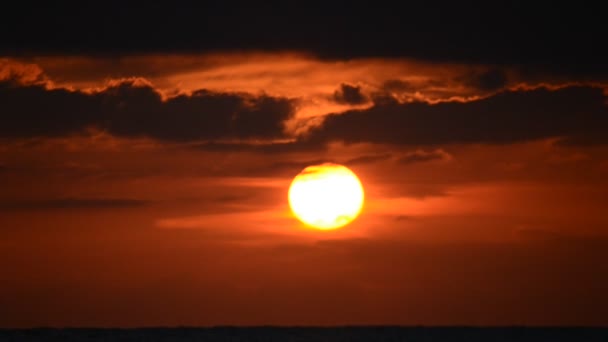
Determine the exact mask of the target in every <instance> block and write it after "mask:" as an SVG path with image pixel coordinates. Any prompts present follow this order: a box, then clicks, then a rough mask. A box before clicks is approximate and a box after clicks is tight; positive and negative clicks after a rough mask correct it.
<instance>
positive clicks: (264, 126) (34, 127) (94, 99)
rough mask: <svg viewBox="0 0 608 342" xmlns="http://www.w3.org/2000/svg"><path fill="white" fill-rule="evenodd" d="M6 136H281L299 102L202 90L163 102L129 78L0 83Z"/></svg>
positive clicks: (0, 132)
mask: <svg viewBox="0 0 608 342" xmlns="http://www.w3.org/2000/svg"><path fill="white" fill-rule="evenodd" d="M0 113H1V114H0V117H1V118H2V121H3V124H2V125H1V126H0V136H1V137H32V136H59V135H66V134H71V133H76V132H80V131H82V130H84V129H86V128H89V127H95V128H99V129H102V130H107V131H108V132H110V133H112V134H114V135H118V136H127V137H133V136H147V137H152V138H157V139H161V140H171V141H191V140H212V139H226V138H228V139H229V138H241V139H246V138H278V137H282V136H283V122H284V121H285V120H286V119H288V118H290V117H291V116H292V115H293V113H294V108H293V101H292V100H289V99H286V98H277V97H270V96H265V95H260V96H252V95H247V94H233V93H216V92H210V91H206V90H200V91H197V92H195V93H193V94H192V95H179V96H177V97H172V98H170V99H168V100H166V101H163V99H162V98H161V95H160V94H159V93H158V92H157V91H156V90H155V89H154V88H152V87H151V86H148V85H137V84H135V83H134V82H124V83H120V84H118V85H114V86H111V87H109V88H107V89H105V90H103V91H101V92H97V93H92V94H87V93H84V92H79V91H70V90H66V89H50V90H49V89H46V88H45V87H43V86H41V85H30V86H20V85H16V84H14V83H11V82H2V83H0Z"/></svg>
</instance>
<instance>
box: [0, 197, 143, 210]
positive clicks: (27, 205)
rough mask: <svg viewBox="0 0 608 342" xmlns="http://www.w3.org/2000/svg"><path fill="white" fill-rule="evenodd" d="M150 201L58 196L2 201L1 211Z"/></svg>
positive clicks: (132, 204)
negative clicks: (55, 197) (56, 197)
mask: <svg viewBox="0 0 608 342" xmlns="http://www.w3.org/2000/svg"><path fill="white" fill-rule="evenodd" d="M148 204H149V202H148V201H144V200H138V199H129V198H58V199H41V200H34V199H32V200H14V201H0V211H14V210H45V209H119V208H136V207H142V206H145V205H148Z"/></svg>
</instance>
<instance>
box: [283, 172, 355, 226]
mask: <svg viewBox="0 0 608 342" xmlns="http://www.w3.org/2000/svg"><path fill="white" fill-rule="evenodd" d="M363 199H364V193H363V186H362V185H361V182H360V181H359V178H357V175H355V173H354V172H352V171H351V170H350V169H348V168H347V167H345V166H342V165H338V164H330V163H326V164H321V165H313V166H309V167H307V168H305V169H304V170H302V172H300V174H298V175H297V176H296V177H295V178H294V179H293V181H292V182H291V186H290V187H289V206H290V207H291V210H292V212H293V213H294V215H295V216H296V217H297V218H298V219H299V220H300V221H302V222H303V223H305V224H306V225H309V226H311V227H314V228H318V229H323V230H330V229H336V228H340V227H343V226H345V225H346V224H348V223H350V222H351V221H353V220H354V219H355V218H357V216H358V215H359V213H360V212H361V209H362V207H363Z"/></svg>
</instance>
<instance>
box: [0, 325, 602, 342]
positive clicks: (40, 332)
mask: <svg viewBox="0 0 608 342" xmlns="http://www.w3.org/2000/svg"><path fill="white" fill-rule="evenodd" d="M0 341H1V342H5V341H6V342H9V341H231V342H232V341H234V342H236V341H281V342H296V341H380V342H382V341H412V342H416V341H463V342H464V341H467V342H475V341H499V342H502V341H530V342H532V341H534V342H538V341H551V342H559V341H578V342H582V341H598V342H599V341H605V342H608V328H575V327H564V328H524V327H501V328H475V327H380V326H378V327H332V328H320V327H242V328H241V327H239V328H237V327H214V328H142V329H97V328H83V329H50V328H39V329H0Z"/></svg>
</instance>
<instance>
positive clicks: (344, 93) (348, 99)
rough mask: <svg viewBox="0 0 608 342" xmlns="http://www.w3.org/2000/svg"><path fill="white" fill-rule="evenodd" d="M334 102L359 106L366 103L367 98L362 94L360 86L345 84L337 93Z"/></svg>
mask: <svg viewBox="0 0 608 342" xmlns="http://www.w3.org/2000/svg"><path fill="white" fill-rule="evenodd" d="M334 100H335V101H336V102H338V103H345V104H351V105H357V104H362V103H365V102H366V101H367V98H366V97H365V96H364V95H363V94H362V93H361V87H360V86H353V85H350V84H346V83H343V84H342V85H340V89H339V90H336V91H335V93H334Z"/></svg>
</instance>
